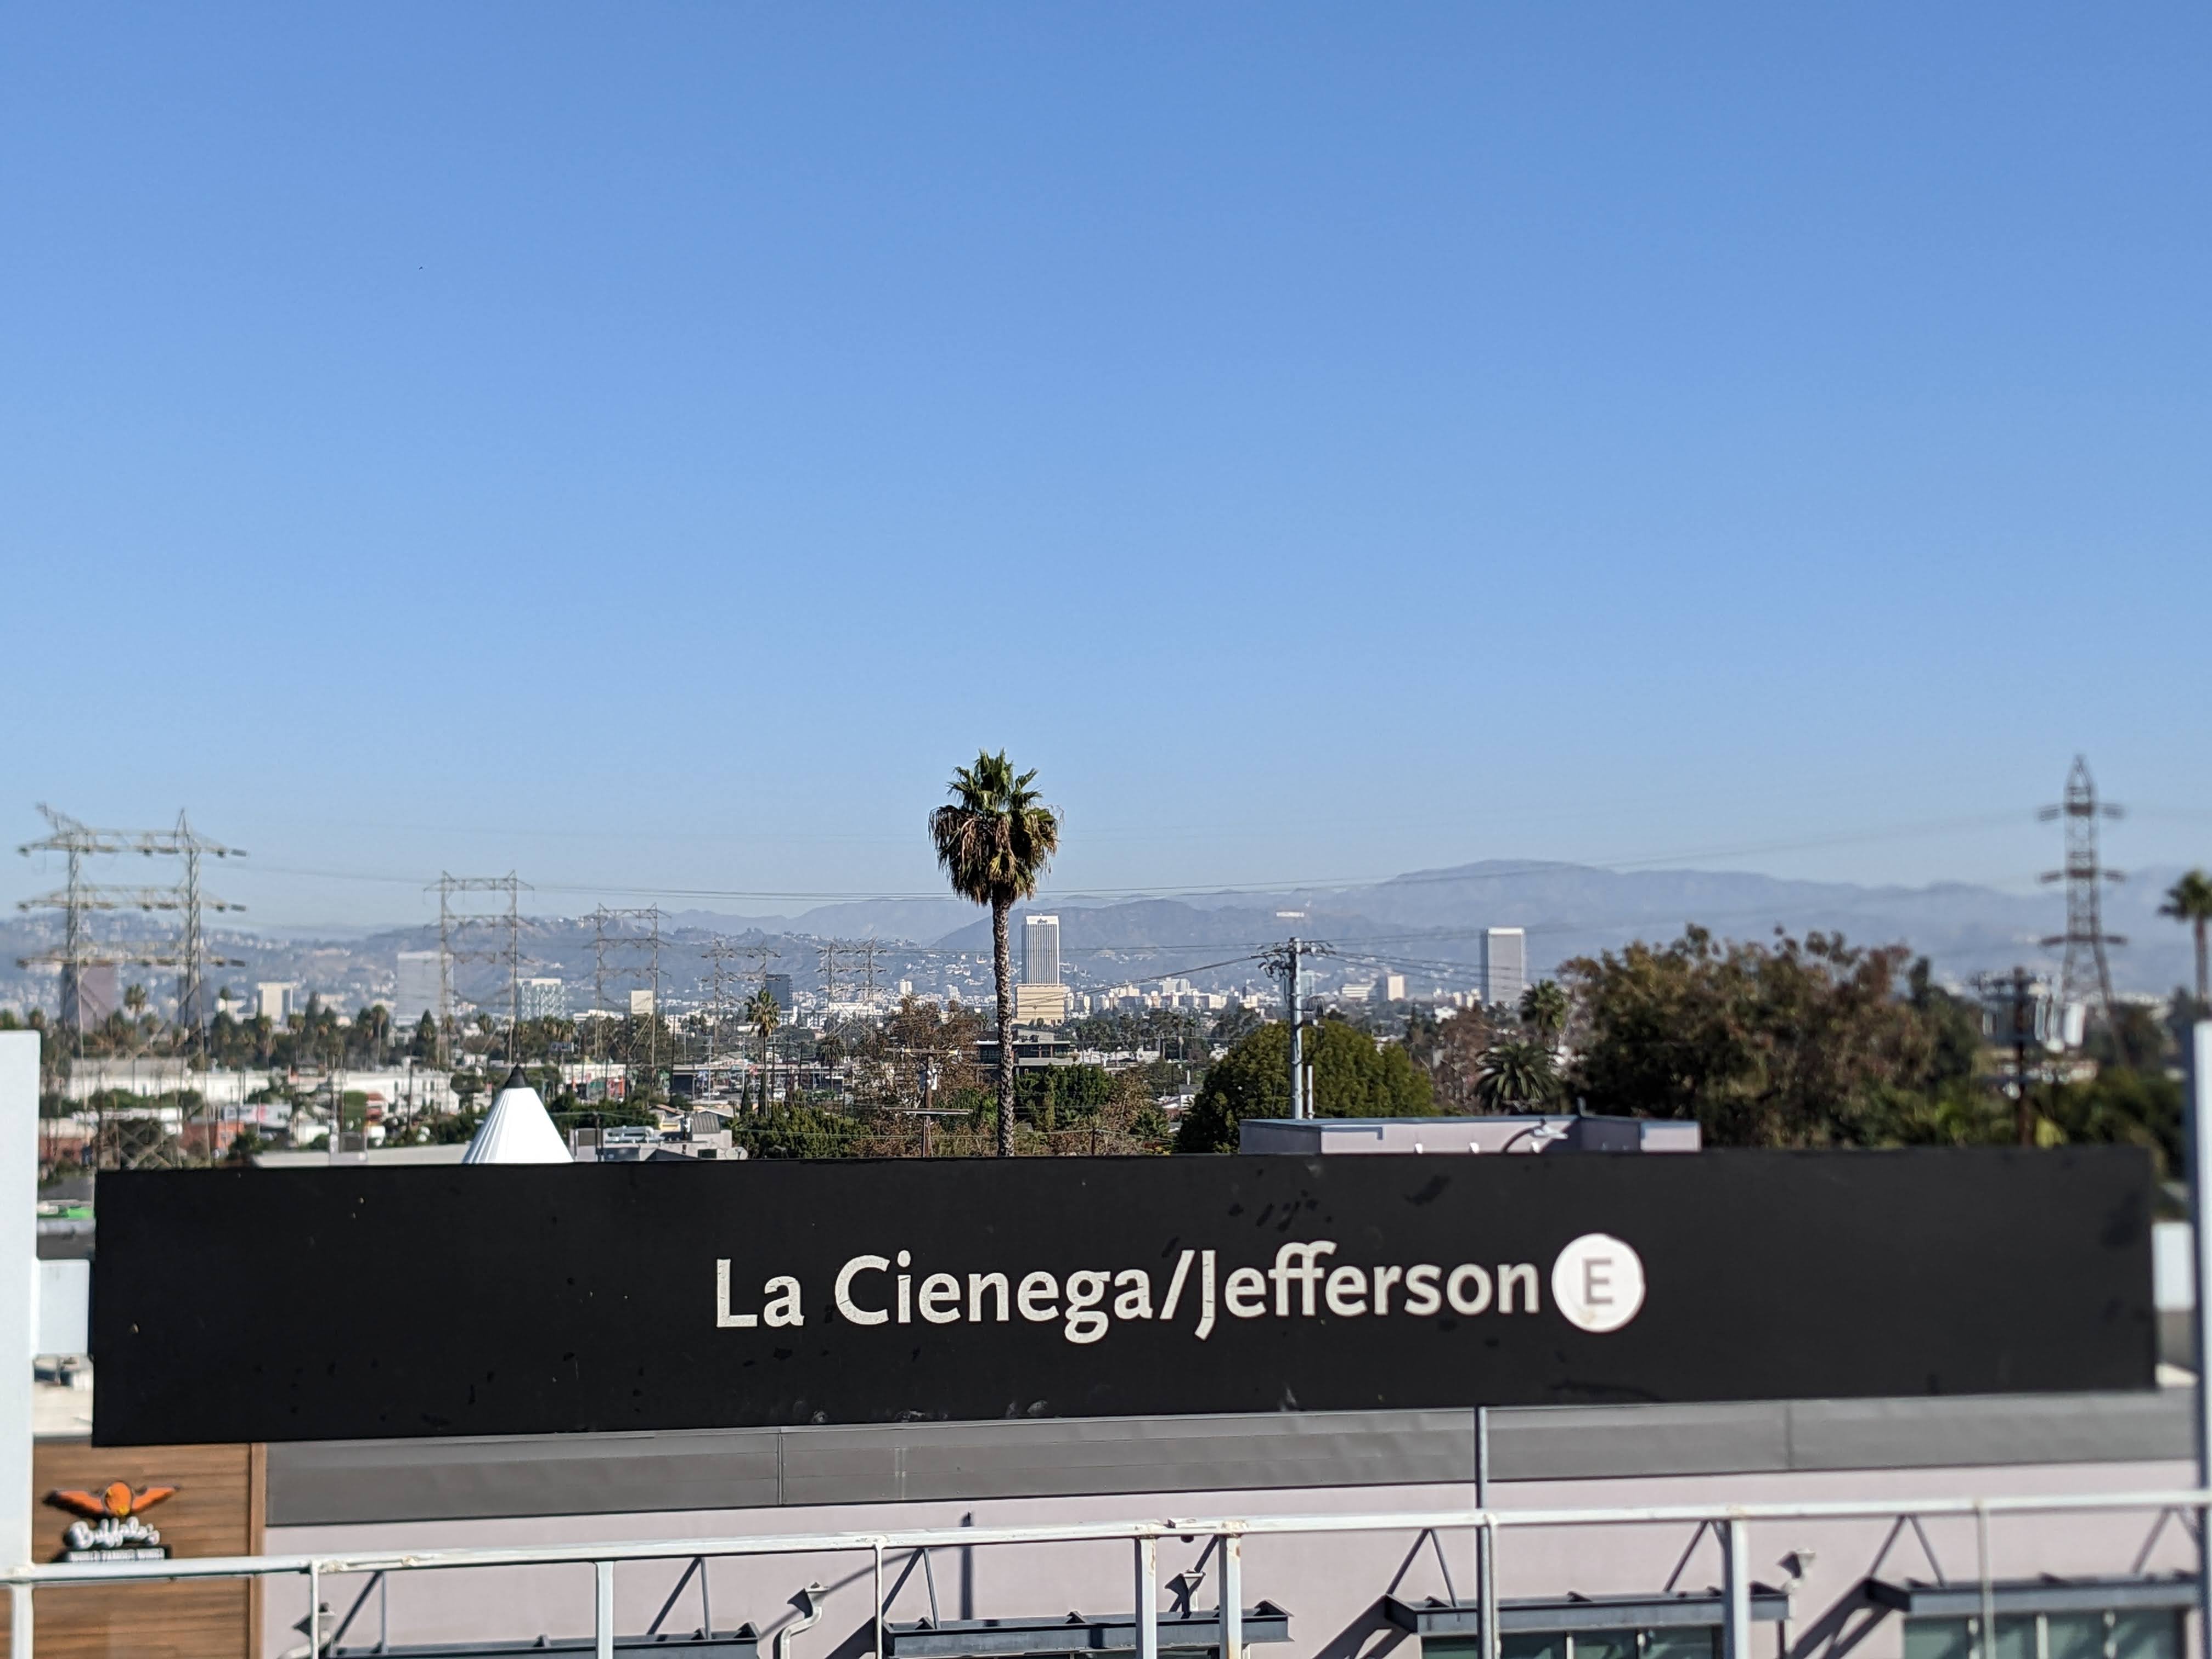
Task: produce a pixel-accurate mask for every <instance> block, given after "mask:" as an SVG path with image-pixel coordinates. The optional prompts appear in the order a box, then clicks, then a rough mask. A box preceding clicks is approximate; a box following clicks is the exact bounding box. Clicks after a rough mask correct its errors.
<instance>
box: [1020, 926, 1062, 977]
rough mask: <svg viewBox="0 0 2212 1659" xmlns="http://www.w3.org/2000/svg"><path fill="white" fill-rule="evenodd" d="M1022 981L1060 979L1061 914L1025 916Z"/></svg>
mask: <svg viewBox="0 0 2212 1659" xmlns="http://www.w3.org/2000/svg"><path fill="white" fill-rule="evenodd" d="M1022 983H1023V984H1024V985H1057V984H1059V983H1060V918H1059V917H1058V916H1036V915H1032V916H1024V917H1023V918H1022Z"/></svg>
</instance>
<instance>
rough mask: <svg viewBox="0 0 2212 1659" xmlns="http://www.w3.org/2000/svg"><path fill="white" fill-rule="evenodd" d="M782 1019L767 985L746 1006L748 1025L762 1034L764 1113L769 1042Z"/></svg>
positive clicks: (762, 1106)
mask: <svg viewBox="0 0 2212 1659" xmlns="http://www.w3.org/2000/svg"><path fill="white" fill-rule="evenodd" d="M782 1019H783V1010H782V1009H781V1008H779V1007H777V1006H775V992H773V991H771V990H769V988H768V987H767V986H765V985H763V986H762V987H760V989H759V990H757V991H756V992H754V993H753V997H752V1000H751V1001H750V1002H748V1003H747V1004H745V1020H746V1023H747V1024H750V1025H751V1027H752V1028H753V1030H756V1031H758V1032H759V1033H760V1062H761V1081H760V1103H761V1110H763V1112H764V1111H766V1110H768V1040H769V1038H770V1037H772V1036H775V1028H776V1027H777V1025H779V1024H781V1023H782Z"/></svg>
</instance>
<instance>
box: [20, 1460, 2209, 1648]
mask: <svg viewBox="0 0 2212 1659" xmlns="http://www.w3.org/2000/svg"><path fill="white" fill-rule="evenodd" d="M2208 1508H2212V1490H2207V1489H2202V1488H2194V1487H2183V1488H2175V1489H2171V1490H2167V1489H2154V1490H2149V1491H2140V1492H2081V1493H2065V1494H2055V1495H2048V1496H2017V1495H2014V1496H2002V1497H1994V1498H1920V1499H1895V1498H1892V1499H1887V1500H1880V1499H1851V1500H1842V1501H1832V1502H1813V1503H1766V1504H1634V1505H1621V1506H1614V1507H1607V1508H1585V1509H1512V1510H1497V1509H1482V1508H1473V1507H1469V1508H1450V1509H1437V1510H1390V1511H1383V1512H1380V1513H1375V1514H1366V1515H1285V1516H1189V1517H1173V1516H1170V1517H1168V1518H1165V1519H1162V1520H1157V1521H1146V1520H1123V1521H1075V1522H1037V1523H1028V1524H1018V1525H1011V1526H960V1527H924V1528H907V1529H902V1530H873V1531H854V1532H816V1533H787V1534H769V1535H763V1536H757V1537H713V1536H709V1537H697V1538H661V1539H648V1540H641V1541H631V1542H623V1543H598V1544H565V1545H532V1546H521V1547H490V1546H487V1547H468V1548H461V1549H445V1550H402V1551H389V1550H378V1551H364V1552H349V1553H341V1554H324V1555H255V1556H201V1557H193V1558H185V1559H176V1558H171V1559H163V1560H149V1561H118V1562H114V1563H112V1564H100V1565H94V1564H81V1563H67V1562H58V1563H52V1564H48V1565H27V1566H20V1567H16V1568H15V1569H14V1570H12V1571H5V1572H0V1583H5V1584H6V1585H8V1586H9V1591H10V1601H11V1603H12V1607H11V1613H12V1627H13V1631H14V1635H15V1644H14V1647H13V1649H12V1651H13V1652H14V1653H15V1655H16V1656H18V1659H28V1656H30V1655H31V1654H32V1653H33V1619H32V1610H33V1605H34V1597H35V1595H36V1592H37V1591H38V1590H39V1589H46V1588H57V1587H63V1586H86V1585H113V1584H117V1583H133V1582H141V1581H149V1580H185V1579H205V1578H240V1579H246V1578H263V1579H267V1578H276V1577H305V1578H306V1580H307V1591H308V1594H307V1608H308V1612H307V1623H306V1631H307V1653H308V1655H309V1656H310V1659H317V1656H320V1655H322V1654H323V1652H324V1650H325V1647H324V1638H323V1632H322V1581H323V1580H324V1579H325V1577H337V1576H340V1575H350V1574H358V1573H370V1574H374V1575H379V1576H384V1575H389V1574H392V1573H397V1572H434V1571H455V1570H458V1569H463V1568H470V1567H524V1566H559V1565H590V1566H591V1567H592V1577H593V1583H594V1586H595V1589H594V1613H595V1617H594V1620H593V1626H594V1630H595V1636H596V1650H597V1653H598V1656H599V1659H614V1651H615V1633H614V1630H615V1626H614V1569H615V1565H616V1564H617V1562H624V1561H661V1560H670V1559H683V1558H696V1559H700V1560H714V1559H727V1558H738V1557H754V1556H770V1555H799V1554H837V1553H865V1554H866V1555H868V1556H869V1557H870V1558H871V1559H872V1565H873V1573H874V1583H875V1601H874V1609H875V1611H874V1615H873V1618H874V1623H875V1632H874V1633H875V1638H876V1639H875V1643H874V1647H873V1659H881V1656H882V1654H883V1652H884V1642H883V1628H884V1611H885V1609H884V1555H885V1554H886V1553H889V1552H893V1551H900V1550H915V1551H925V1552H926V1551H928V1550H933V1549H953V1548H961V1547H978V1546H987V1545H994V1544H1077V1543H1112V1542H1115V1541H1120V1542H1125V1543H1127V1544H1129V1545H1131V1546H1132V1547H1133V1556H1134V1583H1133V1601H1134V1607H1135V1621H1136V1659H1159V1623H1158V1618H1159V1594H1158V1590H1159V1586H1158V1562H1159V1554H1158V1552H1159V1544H1160V1541H1161V1540H1162V1539H1164V1538H1170V1537H1175V1538H1183V1537H1199V1536H1206V1537H1209V1538H1211V1539H1212V1540H1213V1541H1214V1546H1213V1547H1216V1548H1218V1551H1219V1553H1220V1559H1221V1578H1220V1615H1219V1620H1220V1622H1219V1631H1220V1634H1219V1638H1218V1641H1219V1648H1220V1656H1221V1659H1243V1599H1242V1595H1243V1586H1242V1583H1241V1577H1242V1573H1241V1567H1242V1559H1243V1540H1245V1539H1247V1538H1252V1537H1267V1536H1274V1537H1281V1536H1287V1535H1298V1534H1329V1533H1378V1532H1399V1533H1413V1534H1419V1533H1423V1532H1427V1533H1443V1532H1472V1533H1474V1534H1475V1535H1476V1538H1477V1540H1478V1541H1479V1543H1480V1553H1479V1555H1478V1564H1479V1571H1478V1574H1477V1577H1478V1580H1479V1582H1478V1584H1477V1595H1478V1599H1479V1603H1480V1628H1481V1632H1482V1636H1481V1640H1482V1645H1483V1653H1484V1656H1485V1659H1498V1586H1497V1583H1496V1574H1495V1572H1494V1571H1491V1570H1488V1569H1489V1564H1490V1563H1492V1561H1494V1559H1495V1552H1496V1542H1497V1538H1498V1534H1500V1533H1501V1532H1507V1531H1516V1530H1521V1529H1526V1528H1565V1527H1599V1526H1653V1525H1669V1524H1676V1523H1680V1524H1689V1523H1696V1524H1698V1525H1700V1526H1704V1527H1711V1528H1714V1529H1715V1530H1716V1531H1717V1533H1718V1534H1719V1536H1720V1540H1721V1544H1722V1554H1723V1565H1724V1573H1723V1597H1724V1601H1725V1623H1724V1625H1723V1649H1722V1652H1723V1655H1724V1656H1725V1659H1750V1655H1751V1652H1752V1649H1751V1578H1750V1571H1749V1559H1750V1558H1749V1545H1748V1541H1747V1529H1748V1528H1750V1527H1751V1526H1752V1525H1753V1524H1754V1523H1759V1522H1778V1521H1885V1520H1887V1521H1894V1522H1899V1524H1902V1523H1903V1522H1906V1521H1908V1520H1909V1521H1915V1522H1917V1521H1925V1520H1929V1519H1934V1518H1936V1517H1941V1516H1952V1517H1958V1518H1963V1519H1970V1520H1972V1522H1973V1524H1974V1537H1975V1550H1976V1557H1977V1559H1976V1574H1977V1577H1978V1582H1979V1584H1980V1588H1981V1602H1982V1625H1981V1628H1982V1629H1983V1630H1984V1631H1989V1630H1994V1629H1995V1628H1996V1622H1995V1610H1996V1602H1995V1588H1994V1587H1995V1580H1994V1578H1993V1577H1992V1575H1991V1570H1990V1521H1991V1520H1992V1519H1994V1518H1996V1517H2000V1516H2021V1515H2057V1514H2069V1513H2075V1514H2081V1513H2095V1512H2117V1511H2124V1510H2138V1511H2154V1512H2156V1513H2158V1514H2160V1516H2165V1515H2167V1514H2171V1513H2173V1512H2177V1511H2178V1512H2181V1513H2184V1514H2193V1515H2195V1516H2197V1522H2198V1525H2197V1537H2198V1540H2199V1548H2200V1552H2201V1550H2202V1548H2203V1540H2204V1538H2205V1537H2206V1535H2207V1534H2206V1533H2205V1530H2204V1527H2203V1520H2204V1516H2205V1515H2206V1512H2207V1510H2208ZM688 1576H689V1575H688V1573H687V1577H688ZM2199 1576H2200V1578H2201V1577H2203V1569H2202V1566H2201V1565H2200V1568H2199ZM679 1588H680V1586H679Z"/></svg>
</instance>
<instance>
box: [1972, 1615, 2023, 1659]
mask: <svg viewBox="0 0 2212 1659" xmlns="http://www.w3.org/2000/svg"><path fill="white" fill-rule="evenodd" d="M2035 1617H2036V1616H2035V1614H2033V1613H1999V1614H1998V1615H1997V1659H2035ZM1975 1622H1976V1623H1977V1624H1978V1623H1979V1622H1980V1620H1976V1621H1975Z"/></svg>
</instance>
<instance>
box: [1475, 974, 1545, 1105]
mask: <svg viewBox="0 0 2212 1659" xmlns="http://www.w3.org/2000/svg"><path fill="white" fill-rule="evenodd" d="M1558 988H1559V987H1557V986H1553V989H1554V990H1557V989H1558ZM1529 989H1530V991H1531V992H1534V989H1535V987H1534V986H1531V987H1529ZM1522 1000H1523V1001H1524V1002H1525V1001H1526V1000H1527V999H1526V998H1525V997H1524V998H1523V999H1522ZM1474 1087H1475V1097H1476V1098H1477V1099H1479V1100H1480V1102H1481V1103H1482V1106H1483V1109H1484V1110H1486V1111H1491V1112H1514V1111H1523V1112H1525V1111H1529V1110H1532V1109H1533V1110H1541V1109H1543V1108H1544V1107H1546V1106H1548V1105H1550V1104H1551V1103H1552V1102H1553V1100H1554V1099H1556V1098H1557V1097H1558V1096H1559V1067H1558V1066H1556V1065H1555V1064H1554V1063H1553V1059H1552V1050H1551V1048H1550V1047H1549V1046H1548V1045H1547V1044H1546V1043H1544V1042H1541V1040H1539V1039H1537V1038H1534V1037H1502V1038H1500V1039H1499V1040H1498V1041H1497V1042H1493V1043H1492V1044H1491V1045H1490V1047H1489V1048H1486V1049H1484V1050H1483V1054H1482V1075H1481V1077H1480V1079H1478V1080H1477V1082H1476V1084H1475V1085H1474Z"/></svg>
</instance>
